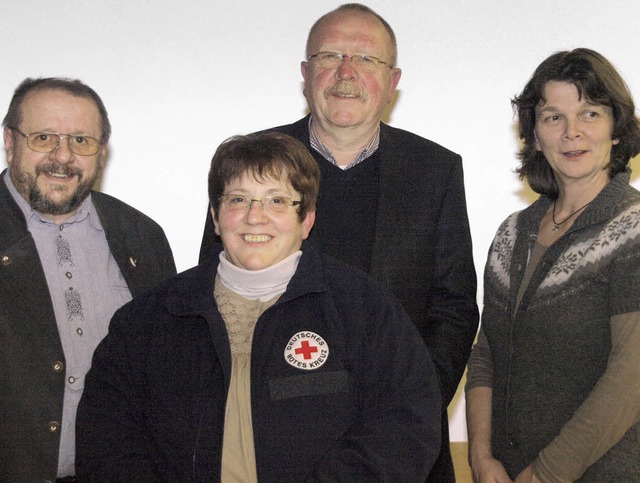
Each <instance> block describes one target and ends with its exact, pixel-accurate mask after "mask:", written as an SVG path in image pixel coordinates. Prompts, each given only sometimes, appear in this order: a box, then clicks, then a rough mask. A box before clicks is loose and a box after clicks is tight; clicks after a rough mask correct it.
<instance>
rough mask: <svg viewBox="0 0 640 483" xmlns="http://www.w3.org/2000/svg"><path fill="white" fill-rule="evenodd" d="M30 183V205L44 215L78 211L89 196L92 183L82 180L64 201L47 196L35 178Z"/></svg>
mask: <svg viewBox="0 0 640 483" xmlns="http://www.w3.org/2000/svg"><path fill="white" fill-rule="evenodd" d="M29 184H30V190H29V205H31V208H33V209H34V210H35V211H37V212H38V213H42V214H43V215H66V214H68V213H72V212H74V211H76V210H77V209H78V208H79V207H80V205H81V204H82V202H83V201H84V200H85V199H86V198H87V196H89V193H90V192H91V185H92V184H87V183H86V182H81V183H80V184H79V185H78V187H77V188H76V191H75V192H74V193H73V195H71V197H69V198H67V199H66V200H63V201H53V200H52V199H51V198H48V197H47V196H45V195H44V193H42V191H40V189H39V188H38V187H37V186H36V180H35V178H33V179H32V180H31V181H30V182H29Z"/></svg>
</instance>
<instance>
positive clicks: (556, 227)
mask: <svg viewBox="0 0 640 483" xmlns="http://www.w3.org/2000/svg"><path fill="white" fill-rule="evenodd" d="M559 229H560V225H553V226H552V227H551V231H558V230H559Z"/></svg>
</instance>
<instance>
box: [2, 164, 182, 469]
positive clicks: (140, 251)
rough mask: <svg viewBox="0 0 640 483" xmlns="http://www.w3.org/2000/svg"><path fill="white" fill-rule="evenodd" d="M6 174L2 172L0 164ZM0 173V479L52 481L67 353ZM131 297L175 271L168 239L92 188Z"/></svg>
mask: <svg viewBox="0 0 640 483" xmlns="http://www.w3.org/2000/svg"><path fill="white" fill-rule="evenodd" d="M5 172H6V170H5ZM3 177H4V172H3V173H2V174H1V175H0V365H1V367H2V370H0V461H1V463H0V481H37V480H40V481H44V480H52V481H55V479H56V471H57V466H58V449H59V441H60V422H61V421H62V403H63V396H64V378H65V358H64V353H63V351H62V344H61V342H60V338H59V336H58V328H57V324H56V319H55V315H54V311H53V305H52V303H51V298H50V296H49V289H48V287H47V282H46V279H45V274H44V270H43V268H42V264H41V263H40V258H39V256H38V252H37V249H36V245H35V243H34V240H33V238H32V236H31V234H30V233H29V232H28V230H27V224H26V221H25V219H24V215H23V213H22V211H21V210H20V207H19V206H18V205H17V204H16V203H15V201H14V199H13V197H12V196H11V193H9V190H8V189H7V186H6V184H5V182H4V180H3ZM91 196H92V200H93V203H94V205H95V207H96V210H97V212H98V216H99V217H100V221H101V223H102V225H103V228H104V230H105V234H106V238H107V242H108V244H109V248H110V249H111V253H112V254H113V256H114V258H115V260H116V262H117V263H118V266H119V268H120V271H121V272H122V275H123V276H124V278H125V280H126V282H127V285H128V287H129V290H130V291H131V294H132V296H134V297H135V296H137V295H139V294H141V293H143V292H145V291H147V290H150V289H151V288H154V287H155V286H157V285H158V284H159V283H160V282H162V281H163V280H165V279H166V278H168V277H170V276H172V275H174V274H175V273H176V268H175V263H174V260H173V254H172V252H171V248H170V247H169V242H168V241H167V238H166V237H165V235H164V232H163V230H162V228H160V226H159V225H158V224H157V223H155V222H154V221H153V220H151V219H150V218H149V217H147V216H145V215H144V214H142V213H140V212H139V211H137V210H135V209H134V208H132V207H130V206H129V205H127V204H125V203H123V202H122V201H119V200H117V199H115V198H113V197H111V196H109V195H106V194H103V193H98V192H92V193H91Z"/></svg>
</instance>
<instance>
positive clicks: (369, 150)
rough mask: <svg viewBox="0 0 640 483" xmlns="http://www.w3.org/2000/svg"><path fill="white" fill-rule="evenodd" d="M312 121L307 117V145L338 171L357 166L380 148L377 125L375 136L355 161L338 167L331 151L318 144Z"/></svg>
mask: <svg viewBox="0 0 640 483" xmlns="http://www.w3.org/2000/svg"><path fill="white" fill-rule="evenodd" d="M312 120H313V116H309V144H311V147H312V148H313V149H314V150H316V151H317V152H318V153H320V154H321V155H322V157H323V158H324V159H326V160H327V161H329V162H330V163H331V164H334V165H336V166H338V167H339V168H340V169H345V170H346V169H349V168H353V167H354V166H356V165H357V164H360V163H361V162H362V161H364V160H365V159H367V158H368V157H370V156H371V155H372V154H373V153H375V152H376V151H377V150H378V146H380V125H378V129H376V132H375V134H374V135H373V137H372V138H371V140H370V141H369V143H367V145H366V146H365V147H364V149H363V150H362V151H361V152H360V154H359V155H358V156H357V157H356V159H354V160H353V161H351V162H350V163H349V164H348V165H346V166H344V167H343V166H339V165H338V163H337V162H336V159H335V158H334V157H333V154H331V151H329V148H327V147H326V146H325V145H324V144H322V142H320V139H318V136H316V133H315V132H314V130H313V123H312V122H311V121H312Z"/></svg>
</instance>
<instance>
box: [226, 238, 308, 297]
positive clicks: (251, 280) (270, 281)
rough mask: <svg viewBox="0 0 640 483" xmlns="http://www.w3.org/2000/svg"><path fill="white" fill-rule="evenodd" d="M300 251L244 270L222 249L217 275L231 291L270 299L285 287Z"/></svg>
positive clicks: (298, 259)
mask: <svg viewBox="0 0 640 483" xmlns="http://www.w3.org/2000/svg"><path fill="white" fill-rule="evenodd" d="M301 255H302V251H300V250H298V251H297V252H294V253H292V254H291V255H289V256H288V257H287V258H285V259H284V260H282V261H280V262H278V263H276V264H274V265H271V266H270V267H267V268H263V269H262V270H245V269H244V268H240V267H237V266H235V265H234V264H233V263H231V262H230V261H229V259H228V258H227V255H226V253H225V252H224V251H222V252H220V264H219V265H218V276H219V277H220V281H221V282H222V283H223V284H224V286H225V287H227V288H228V289H229V290H231V291H232V292H235V293H237V294H238V295H241V296H242V297H245V298H247V299H251V300H255V299H260V300H261V301H263V302H264V301H266V300H270V299H272V298H273V297H275V296H276V295H281V294H282V293H284V291H285V290H286V289H287V285H288V284H289V280H291V277H293V274H294V273H295V272H296V269H297V268H298V262H299V261H300V256H301Z"/></svg>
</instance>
